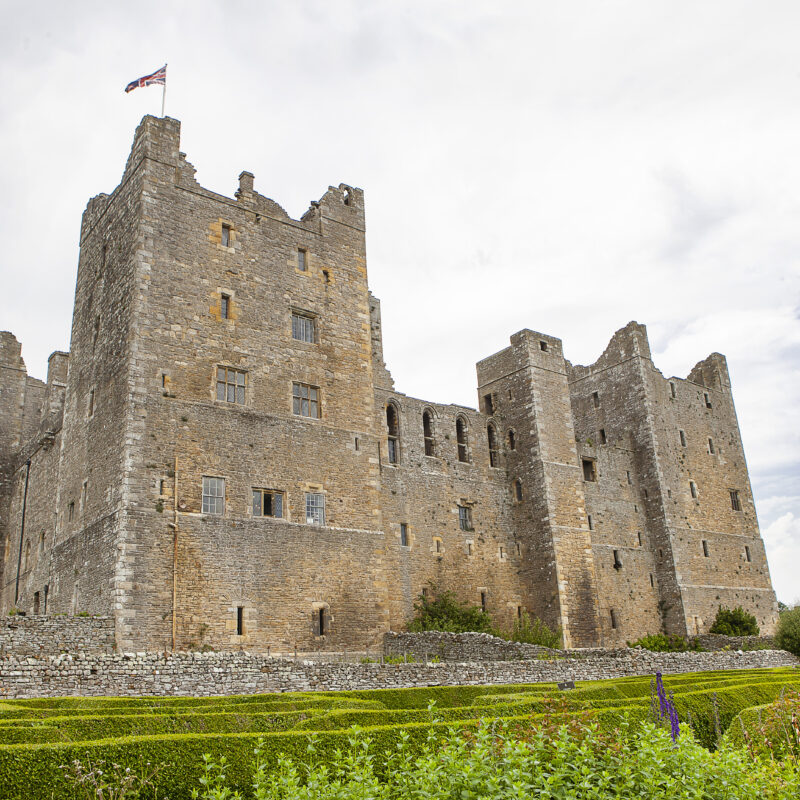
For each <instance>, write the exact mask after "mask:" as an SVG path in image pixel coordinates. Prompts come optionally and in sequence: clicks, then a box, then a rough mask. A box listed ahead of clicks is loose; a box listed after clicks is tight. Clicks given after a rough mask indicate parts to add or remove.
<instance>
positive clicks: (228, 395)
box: [217, 367, 247, 405]
mask: <svg viewBox="0 0 800 800" xmlns="http://www.w3.org/2000/svg"><path fill="white" fill-rule="evenodd" d="M246 385H247V373H246V372H242V370H239V369H230V368H228V367H217V400H224V401H225V402H226V403H237V404H238V405H244V390H245V386H246Z"/></svg>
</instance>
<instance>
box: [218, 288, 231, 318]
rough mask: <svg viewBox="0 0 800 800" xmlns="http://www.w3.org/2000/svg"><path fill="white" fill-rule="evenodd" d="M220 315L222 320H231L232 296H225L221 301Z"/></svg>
mask: <svg viewBox="0 0 800 800" xmlns="http://www.w3.org/2000/svg"><path fill="white" fill-rule="evenodd" d="M219 315H220V316H221V317H222V319H230V316H231V296H230V295H229V294H223V295H222V297H220V300H219Z"/></svg>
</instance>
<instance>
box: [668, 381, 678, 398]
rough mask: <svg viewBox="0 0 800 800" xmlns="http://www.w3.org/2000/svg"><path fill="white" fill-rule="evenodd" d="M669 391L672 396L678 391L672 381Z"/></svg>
mask: <svg viewBox="0 0 800 800" xmlns="http://www.w3.org/2000/svg"><path fill="white" fill-rule="evenodd" d="M669 393H670V397H673V398H674V397H676V396H677V392H676V390H675V384H674V383H673V382H672V381H670V382H669Z"/></svg>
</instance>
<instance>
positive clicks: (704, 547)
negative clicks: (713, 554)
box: [703, 539, 708, 558]
mask: <svg viewBox="0 0 800 800" xmlns="http://www.w3.org/2000/svg"><path fill="white" fill-rule="evenodd" d="M703 556H705V558H708V542H707V541H706V540H705V539H703Z"/></svg>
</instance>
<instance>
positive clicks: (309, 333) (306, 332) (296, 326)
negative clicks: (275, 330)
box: [292, 312, 317, 344]
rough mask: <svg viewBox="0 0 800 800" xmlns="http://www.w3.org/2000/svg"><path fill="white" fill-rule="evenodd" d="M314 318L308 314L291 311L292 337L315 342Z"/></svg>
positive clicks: (300, 340) (311, 342)
mask: <svg viewBox="0 0 800 800" xmlns="http://www.w3.org/2000/svg"><path fill="white" fill-rule="evenodd" d="M316 327H317V326H316V320H315V319H314V317H311V316H309V315H308V314H296V313H294V312H292V339H297V341H299V342H309V343H310V344H314V342H316V340H317V337H316V333H317V332H316Z"/></svg>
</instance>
